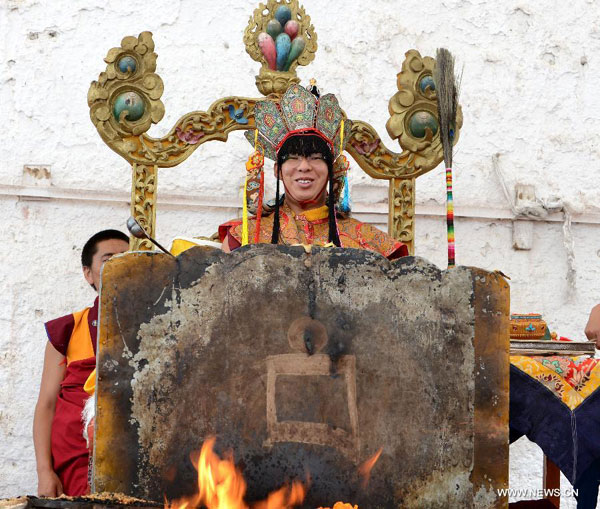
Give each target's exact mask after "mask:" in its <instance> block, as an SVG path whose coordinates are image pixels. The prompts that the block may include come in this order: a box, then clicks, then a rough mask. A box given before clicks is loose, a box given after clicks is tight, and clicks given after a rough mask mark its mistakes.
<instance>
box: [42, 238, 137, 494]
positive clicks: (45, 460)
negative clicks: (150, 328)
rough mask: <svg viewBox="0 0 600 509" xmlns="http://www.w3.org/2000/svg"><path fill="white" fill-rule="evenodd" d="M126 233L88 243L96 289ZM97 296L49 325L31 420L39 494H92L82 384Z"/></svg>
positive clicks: (85, 262) (86, 263)
mask: <svg viewBox="0 0 600 509" xmlns="http://www.w3.org/2000/svg"><path fill="white" fill-rule="evenodd" d="M128 241H129V239H128V237H127V236H126V235H125V234H124V233H122V232H119V231H117V230H104V231H102V232H99V233H97V234H96V235H94V236H93V237H92V238H90V240H88V242H87V243H86V244H85V246H84V248H83V252H82V256H81V261H82V266H83V274H84V276H85V279H86V281H87V282H88V283H89V284H90V285H91V286H92V287H93V288H94V290H96V291H97V290H98V288H100V271H101V269H102V265H103V264H104V262H105V261H106V260H108V259H109V258H110V257H111V256H113V255H114V254H117V253H122V252H124V251H127V249H128V247H129V242H128ZM97 321H98V298H96V300H95V302H94V305H93V306H92V307H89V308H85V309H84V310H82V311H78V312H76V313H73V314H70V315H66V316H63V317H61V318H57V319H55V320H51V321H49V322H48V323H46V332H47V335H48V339H49V341H48V343H47V345H46V352H45V355H44V371H43V373H42V382H41V385H40V395H39V398H38V402H37V405H36V408H35V415H34V419H33V442H34V446H35V456H36V463H37V474H38V495H40V496H49V497H56V496H58V495H61V494H62V493H65V494H66V495H84V494H86V493H88V492H89V487H88V463H89V454H88V448H87V445H86V442H85V440H84V438H83V422H82V420H81V412H82V410H83V406H84V403H85V400H86V399H87V394H86V393H85V391H84V390H83V386H84V384H85V382H86V380H87V379H88V377H89V376H90V373H91V372H92V371H93V370H94V368H95V367H96V332H97Z"/></svg>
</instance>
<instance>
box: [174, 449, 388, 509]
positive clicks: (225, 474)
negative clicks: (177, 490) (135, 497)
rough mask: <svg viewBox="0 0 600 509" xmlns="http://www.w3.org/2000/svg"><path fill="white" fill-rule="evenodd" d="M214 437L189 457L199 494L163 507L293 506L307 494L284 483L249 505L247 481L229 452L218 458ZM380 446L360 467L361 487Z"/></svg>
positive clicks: (344, 508)
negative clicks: (196, 475)
mask: <svg viewBox="0 0 600 509" xmlns="http://www.w3.org/2000/svg"><path fill="white" fill-rule="evenodd" d="M215 441H216V439H215V438H214V437H211V438H209V439H207V440H206V441H205V442H204V444H203V445H202V449H201V450H200V454H199V455H197V454H196V455H193V456H192V458H191V459H192V463H193V465H194V468H195V469H196V470H197V472H198V493H197V494H196V495H194V496H193V497H188V498H182V499H180V500H174V501H171V502H168V501H165V509H192V508H196V507H206V509H292V508H293V507H296V506H298V505H300V504H302V502H304V497H305V496H306V487H305V486H304V485H303V484H302V483H301V482H298V481H294V482H292V484H291V486H283V487H282V488H280V489H278V490H277V491H274V492H272V493H270V494H269V495H268V497H267V499H266V500H262V501H260V502H256V503H254V504H252V506H248V504H246V502H244V495H245V494H246V481H245V480H244V477H243V476H242V473H241V472H240V471H239V470H238V469H237V468H236V467H235V463H234V462H233V455H232V454H231V453H230V454H229V455H228V457H226V458H225V459H221V458H220V457H219V456H218V455H217V454H216V453H215V452H214V451H213V446H214V445H215ZM381 451H382V449H379V450H378V451H377V452H376V453H375V454H374V455H373V456H371V457H370V458H369V459H368V460H367V461H365V462H364V463H363V464H362V465H361V466H360V467H359V473H360V474H361V475H362V477H363V486H364V487H366V485H367V483H368V482H369V478H370V475H371V470H372V469H373V466H374V465H375V463H376V462H377V460H378V459H379V456H380V455H381ZM318 509H358V506H357V505H352V504H347V503H344V502H336V503H335V504H334V505H333V507H332V508H329V507H319V508H318Z"/></svg>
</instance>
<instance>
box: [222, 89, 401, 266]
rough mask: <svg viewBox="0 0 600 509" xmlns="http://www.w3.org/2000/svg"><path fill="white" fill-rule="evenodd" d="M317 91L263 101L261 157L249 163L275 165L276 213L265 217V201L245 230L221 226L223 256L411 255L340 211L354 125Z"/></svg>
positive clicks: (258, 117) (258, 115) (235, 223)
mask: <svg viewBox="0 0 600 509" xmlns="http://www.w3.org/2000/svg"><path fill="white" fill-rule="evenodd" d="M315 91H316V87H315V88H314V89H313V92H312V93H311V92H310V91H308V90H306V89H304V88H303V87H301V86H299V85H293V86H292V87H290V88H289V89H288V91H287V92H286V93H285V94H284V95H283V97H282V99H281V102H279V103H277V102H275V101H272V100H265V101H261V102H258V103H257V104H256V106H255V111H254V113H255V121H256V127H257V130H258V132H257V133H256V134H255V145H256V147H257V152H256V153H255V154H254V155H253V156H252V157H254V159H259V160H260V159H261V158H262V157H263V156H266V157H270V158H272V159H274V160H275V161H276V163H275V166H274V172H275V177H276V179H277V194H276V200H275V205H274V207H273V210H272V212H271V213H269V214H268V215H266V214H265V215H263V214H262V208H261V206H262V194H260V196H259V199H258V200H257V201H258V203H259V210H260V211H261V215H255V216H253V217H249V218H248V219H247V222H246V226H244V220H243V219H237V220H232V221H229V222H227V223H225V224H223V225H221V226H220V227H219V239H220V241H221V242H222V249H223V250H224V251H227V252H229V251H231V250H234V249H237V248H238V247H240V246H241V245H243V244H244V243H246V239H247V241H248V242H249V243H272V244H286V245H294V244H309V245H317V246H327V245H333V246H338V247H351V248H357V249H369V250H371V251H375V252H377V253H380V254H381V255H383V256H385V257H387V258H389V259H394V258H398V257H400V256H405V255H407V254H408V250H407V248H406V246H405V245H404V244H402V243H401V242H399V241H397V240H396V239H394V238H392V237H390V236H389V235H387V234H385V233H383V232H382V231H380V230H378V229H377V228H375V227H374V226H371V225H368V224H364V223H361V222H360V221H357V220H356V219H353V218H351V217H349V216H348V215H347V214H344V213H341V212H339V210H338V208H337V207H336V202H337V201H338V199H339V196H340V193H341V188H342V186H343V185H344V181H345V178H344V177H345V173H346V171H347V169H348V164H347V161H346V160H345V158H344V156H343V155H341V152H342V151H343V146H344V143H345V141H344V137H346V139H347V138H348V134H349V132H350V122H349V121H348V120H345V122H344V118H343V113H342V111H341V109H340V107H339V105H338V103H337V99H336V98H335V97H334V96H333V95H331V94H328V95H326V96H324V97H322V98H321V97H319V96H318V93H317V94H315ZM249 140H250V141H251V135H250V137H249ZM252 157H251V160H252ZM249 165H250V161H249ZM257 168H258V169H259V171H262V161H261V162H260V163H259V164H254V165H250V166H248V171H249V172H250V171H256V169H257ZM281 185H283V188H284V190H285V194H284V195H283V197H281V195H280V186H281ZM248 187H249V186H248ZM248 190H250V189H248ZM259 193H262V186H261V188H260V190H259ZM256 194H257V193H255V195H256ZM244 229H245V231H244Z"/></svg>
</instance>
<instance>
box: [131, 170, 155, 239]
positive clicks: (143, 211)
mask: <svg viewBox="0 0 600 509" xmlns="http://www.w3.org/2000/svg"><path fill="white" fill-rule="evenodd" d="M157 184H158V166H156V165H154V166H148V165H143V164H137V163H136V164H134V165H133V172H132V175H131V215H132V216H133V217H134V218H135V219H136V220H137V222H138V223H140V225H141V226H142V228H144V230H145V231H146V233H147V234H148V235H150V236H151V237H155V236H156V231H155V230H156V186H157ZM129 249H130V250H132V251H148V250H152V249H154V246H153V245H152V244H151V242H150V241H149V240H146V239H138V238H136V237H130V239H129Z"/></svg>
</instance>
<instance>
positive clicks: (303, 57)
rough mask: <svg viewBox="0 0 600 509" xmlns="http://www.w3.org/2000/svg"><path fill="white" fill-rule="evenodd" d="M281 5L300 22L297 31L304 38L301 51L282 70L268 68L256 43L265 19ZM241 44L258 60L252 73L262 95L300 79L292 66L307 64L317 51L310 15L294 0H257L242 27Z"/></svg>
mask: <svg viewBox="0 0 600 509" xmlns="http://www.w3.org/2000/svg"><path fill="white" fill-rule="evenodd" d="M282 5H284V6H287V7H289V8H290V10H291V11H292V18H291V19H293V20H296V21H297V22H298V24H299V25H300V29H299V30H298V35H300V36H302V37H304V39H305V41H306V46H305V47H304V51H303V52H302V53H301V54H300V56H299V57H298V59H297V60H295V61H294V62H293V63H292V65H291V66H290V69H289V71H286V72H283V71H273V70H270V69H269V66H268V64H267V61H266V59H265V57H264V55H263V53H262V51H261V49H260V47H259V46H258V35H259V34H260V33H262V32H265V31H266V29H267V23H268V22H269V21H270V20H271V19H273V16H274V15H275V11H276V10H277V8H278V7H280V6H282ZM244 44H245V45H246V52H247V53H248V55H250V57H251V58H252V60H254V61H255V62H260V63H261V64H262V66H261V68H260V71H259V73H258V76H256V87H257V88H258V91H259V92H260V93H261V94H263V95H269V94H277V95H281V94H283V93H284V92H285V91H286V90H287V89H288V88H289V86H290V85H292V84H293V83H298V82H299V81H300V80H299V78H298V77H297V76H296V67H298V65H308V64H310V63H311V62H312V61H313V59H314V58H315V53H316V52H317V33H316V32H315V27H313V25H312V24H311V22H310V16H308V15H307V14H306V12H305V10H304V7H302V6H301V5H299V4H298V0H268V1H267V4H266V5H265V4H264V3H261V4H260V5H259V6H258V7H257V8H256V9H255V11H254V14H253V15H252V16H251V17H250V21H249V22H248V26H247V27H246V30H245V31H244Z"/></svg>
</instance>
